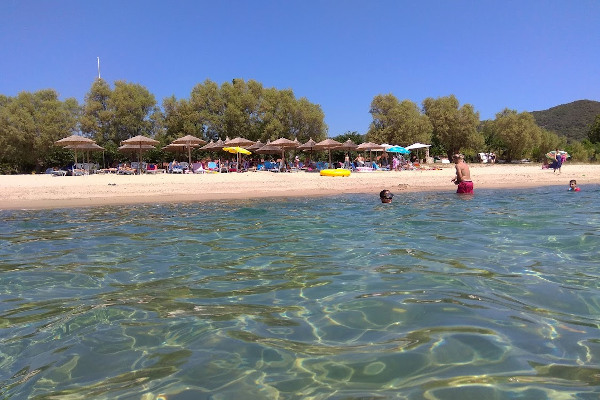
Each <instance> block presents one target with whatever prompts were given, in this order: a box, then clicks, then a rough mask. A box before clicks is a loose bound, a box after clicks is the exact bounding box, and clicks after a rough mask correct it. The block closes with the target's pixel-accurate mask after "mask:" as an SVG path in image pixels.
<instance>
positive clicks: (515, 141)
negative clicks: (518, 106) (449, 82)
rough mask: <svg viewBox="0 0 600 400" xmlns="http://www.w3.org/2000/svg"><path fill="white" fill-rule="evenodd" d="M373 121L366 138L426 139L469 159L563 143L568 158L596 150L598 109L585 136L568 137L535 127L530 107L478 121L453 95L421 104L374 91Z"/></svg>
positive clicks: (537, 153) (525, 155)
mask: <svg viewBox="0 0 600 400" xmlns="http://www.w3.org/2000/svg"><path fill="white" fill-rule="evenodd" d="M370 113H371V115H372V117H373V121H372V122H371V124H370V126H369V131H368V132H367V135H366V139H367V140H369V141H374V142H379V143H383V142H385V143H390V144H399V145H403V146H407V145H410V144H412V143H415V142H421V143H428V144H429V143H430V144H432V147H431V152H432V154H440V155H441V154H444V155H446V156H447V157H449V158H450V157H451V155H452V154H455V153H458V152H461V153H464V154H465V155H466V156H467V157H470V158H471V159H472V160H475V159H476V155H477V153H479V152H486V153H487V152H493V153H495V154H496V155H497V156H498V157H499V159H502V160H504V161H506V162H512V161H517V160H521V159H530V160H535V161H541V160H542V159H543V158H544V157H545V154H546V153H547V152H548V151H550V150H553V149H556V148H561V149H565V150H566V151H568V152H569V154H570V155H571V157H572V158H571V159H572V160H574V161H581V162H589V161H597V160H598V158H599V156H600V115H599V116H597V117H596V120H595V123H594V124H592V126H590V127H589V131H588V137H587V138H586V139H585V140H583V141H572V142H569V143H567V139H566V138H565V137H563V136H559V135H557V134H556V133H555V132H551V131H548V130H546V129H543V128H540V127H539V126H538V125H537V124H536V121H535V119H534V117H533V115H532V114H531V113H528V112H522V113H518V112H517V111H515V110H509V109H504V110H502V111H500V112H499V113H497V114H496V116H495V119H493V120H486V121H480V118H479V113H478V112H476V111H475V109H474V107H473V106H472V105H471V104H463V105H461V104H460V103H459V101H458V99H457V98H456V97H455V96H454V95H450V96H446V97H439V98H435V99H434V98H426V99H425V100H423V103H422V107H421V108H419V106H418V105H417V104H416V103H414V102H412V101H410V100H403V101H399V100H398V99H397V98H396V97H395V96H394V95H393V94H386V95H381V94H380V95H377V96H375V97H374V98H373V101H372V102H371V109H370Z"/></svg>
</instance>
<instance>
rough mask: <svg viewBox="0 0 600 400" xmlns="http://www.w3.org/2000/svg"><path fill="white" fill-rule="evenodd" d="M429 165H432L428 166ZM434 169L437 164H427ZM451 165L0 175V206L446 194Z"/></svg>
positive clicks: (488, 174)
mask: <svg viewBox="0 0 600 400" xmlns="http://www.w3.org/2000/svg"><path fill="white" fill-rule="evenodd" d="M470 166H471V177H472V179H473V181H474V184H475V193H477V189H493V188H508V189H513V188H526V187H537V186H552V185H558V186H563V187H564V190H567V188H568V184H569V180H570V179H576V180H577V183H578V185H579V186H580V187H582V188H583V189H582V190H585V185H587V184H598V183H600V165H596V164H594V165H590V164H574V165H573V164H566V165H564V166H563V171H562V174H560V175H559V174H554V173H553V172H552V170H543V169H542V168H541V167H540V164H519V165H505V164H504V165H503V164H496V165H487V164H471V165H470ZM432 167H433V166H432ZM435 167H436V168H439V167H440V165H439V164H435ZM453 177H454V166H453V165H447V164H446V165H443V166H441V169H430V170H416V171H399V172H372V173H352V175H351V176H349V177H326V176H320V175H319V174H318V173H310V172H292V173H273V172H245V173H228V174H184V175H178V174H156V175H139V176H132V175H114V174H96V175H87V176H64V177H58V176H51V175H2V176H0V200H1V202H0V204H1V206H0V209H47V208H63V207H92V206H101V205H119V204H144V203H150V204H152V203H170V202H196V201H210V200H234V199H242V198H243V199H248V198H261V197H297V196H329V195H335V194H338V193H373V195H374V196H377V195H378V193H379V191H380V190H382V189H385V188H387V189H389V190H391V191H392V192H394V193H400V192H405V191H440V192H454V191H455V190H456V189H455V186H454V185H453V184H452V182H451V179H452V178H453Z"/></svg>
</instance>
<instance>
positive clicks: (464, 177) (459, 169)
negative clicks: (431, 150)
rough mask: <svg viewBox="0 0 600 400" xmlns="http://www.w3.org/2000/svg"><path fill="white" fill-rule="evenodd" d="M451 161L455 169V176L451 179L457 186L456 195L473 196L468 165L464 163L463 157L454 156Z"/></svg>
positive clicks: (460, 155)
mask: <svg viewBox="0 0 600 400" xmlns="http://www.w3.org/2000/svg"><path fill="white" fill-rule="evenodd" d="M452 159H453V160H454V164H455V167H456V176H455V177H454V178H453V179H452V182H454V184H455V185H458V188H457V189H456V193H465V194H473V181H472V180H471V172H470V171H469V165H467V163H466V162H465V156H463V155H462V154H455V155H454V156H452Z"/></svg>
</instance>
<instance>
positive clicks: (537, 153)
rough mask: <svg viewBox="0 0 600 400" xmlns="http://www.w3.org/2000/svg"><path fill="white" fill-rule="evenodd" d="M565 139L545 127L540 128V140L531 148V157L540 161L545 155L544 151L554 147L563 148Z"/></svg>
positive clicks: (546, 151)
mask: <svg viewBox="0 0 600 400" xmlns="http://www.w3.org/2000/svg"><path fill="white" fill-rule="evenodd" d="M566 142H567V139H566V138H565V137H564V136H563V137H559V136H558V135H557V134H556V133H554V132H552V131H549V130H547V129H540V140H539V143H538V145H537V146H536V147H534V148H533V150H532V152H531V156H532V158H533V159H535V160H538V161H541V160H543V159H544V157H546V153H548V151H550V150H554V149H556V148H564V147H565V145H566Z"/></svg>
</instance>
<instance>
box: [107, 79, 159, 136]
mask: <svg viewBox="0 0 600 400" xmlns="http://www.w3.org/2000/svg"><path fill="white" fill-rule="evenodd" d="M108 100H109V101H108V104H109V109H111V110H112V111H113V120H112V129H111V134H112V137H111V139H112V140H113V141H114V142H115V143H120V142H121V141H123V140H125V139H129V138H132V137H134V136H137V135H148V136H154V135H155V134H156V132H154V131H153V130H152V127H153V123H152V121H151V119H150V117H151V115H152V114H153V113H154V112H155V109H156V99H155V98H154V95H153V94H151V93H150V92H149V91H148V89H146V88H145V87H143V86H142V85H139V84H137V83H127V82H125V81H116V82H115V89H114V90H113V92H112V94H111V96H110V97H109V99H108Z"/></svg>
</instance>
